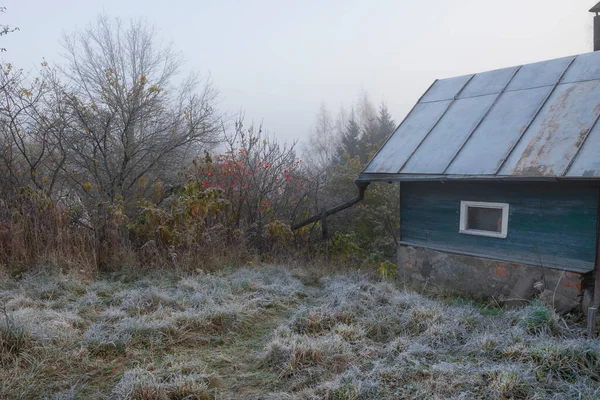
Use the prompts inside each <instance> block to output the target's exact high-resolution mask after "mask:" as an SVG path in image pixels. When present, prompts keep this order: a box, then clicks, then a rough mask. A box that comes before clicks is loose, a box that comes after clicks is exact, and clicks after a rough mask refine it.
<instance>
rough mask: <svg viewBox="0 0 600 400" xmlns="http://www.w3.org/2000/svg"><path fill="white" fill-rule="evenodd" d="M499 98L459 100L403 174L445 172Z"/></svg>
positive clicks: (418, 150) (413, 157)
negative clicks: (461, 146) (462, 144)
mask: <svg viewBox="0 0 600 400" xmlns="http://www.w3.org/2000/svg"><path fill="white" fill-rule="evenodd" d="M497 96H498V95H496V94H489V95H487V96H480V97H471V98H466V99H460V100H456V101H455V102H454V103H453V104H452V105H451V106H450V108H449V109H448V111H447V112H446V114H445V115H444V116H443V117H442V119H441V120H440V122H439V123H438V124H437V125H436V127H435V128H433V130H432V131H431V133H429V135H427V138H426V139H425V140H424V141H423V143H422V144H421V146H419V148H418V149H417V150H416V151H415V152H414V154H413V155H412V156H411V157H410V159H409V160H408V162H407V163H406V166H405V167H404V168H402V170H401V171H400V172H401V173H407V174H410V173H416V172H418V173H424V174H435V173H440V174H441V173H442V172H444V169H445V168H446V166H447V165H448V163H449V162H450V160H451V159H452V156H453V155H454V154H455V153H456V151H457V150H458V148H459V147H460V145H461V143H462V141H463V140H465V139H466V137H467V135H468V134H469V133H470V132H471V130H473V128H475V124H477V122H478V121H479V120H480V119H481V117H482V116H483V114H484V113H485V111H486V110H487V109H488V108H489V107H490V105H491V104H492V102H493V101H494V99H495V98H496V97H497ZM440 144H443V145H440Z"/></svg>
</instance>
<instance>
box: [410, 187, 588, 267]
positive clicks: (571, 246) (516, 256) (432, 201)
mask: <svg viewBox="0 0 600 400" xmlns="http://www.w3.org/2000/svg"><path fill="white" fill-rule="evenodd" d="M598 191H599V188H598V185H597V184H589V183H587V184H579V183H507V182H493V183H492V182H445V183H440V182H403V183H402V191H401V194H400V207H401V214H400V215H401V238H402V243H404V244H410V245H413V246H417V247H428V248H433V249H437V250H445V251H448V252H453V253H462V254H471V255H478V256H481V257H485V258H492V259H497V260H503V261H513V262H519V263H524V264H530V265H542V266H545V267H550V268H558V269H565V270H567V271H574V272H581V273H583V272H590V271H592V270H593V269H594V264H595V257H596V235H597V234H596V224H597V221H598V201H599V200H598ZM461 200H467V201H485V202H497V203H508V204H509V205H510V210H509V220H508V236H507V237H506V238H505V239H500V238H492V237H484V236H473V235H466V234H461V233H458V230H459V218H460V201H461Z"/></svg>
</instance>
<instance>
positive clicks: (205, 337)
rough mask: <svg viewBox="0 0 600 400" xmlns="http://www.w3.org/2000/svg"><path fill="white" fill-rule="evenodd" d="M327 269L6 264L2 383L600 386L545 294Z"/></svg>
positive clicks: (18, 388) (246, 388) (464, 393)
mask: <svg viewBox="0 0 600 400" xmlns="http://www.w3.org/2000/svg"><path fill="white" fill-rule="evenodd" d="M320 274H321V278H320V279H318V280H315V279H313V278H312V274H308V275H307V273H306V270H305V269H302V270H299V269H294V270H289V269H284V268H278V267H272V266H271V267H260V268H243V269H238V270H226V271H221V272H218V273H214V274H204V273H198V274H195V275H183V274H178V273H175V272H163V273H160V274H159V273H150V274H146V275H145V276H144V275H142V274H136V273H120V274H118V275H114V276H112V277H108V278H103V279H98V278H97V279H91V278H90V279H87V280H82V279H81V278H80V277H75V276H71V275H62V274H60V273H57V272H54V273H49V272H44V271H40V272H38V273H36V274H31V273H29V274H26V275H25V276H23V277H22V278H21V279H19V280H12V279H9V278H7V277H4V278H2V281H0V305H2V309H3V312H2V315H1V318H0V398H15V399H30V398H48V399H83V398H86V399H87V398H92V399H94V398H97V399H100V398H110V399H144V400H146V399H230V398H247V399H323V398H325V399H385V398H417V399H429V398H455V399H470V398H481V399H484V398H486V399H487V398H499V399H548V398H550V399H552V398H555V399H559V398H580V399H594V398H599V397H600V372H598V371H600V344H599V343H598V342H597V341H591V340H586V339H583V338H582V337H583V335H582V332H581V331H580V330H577V329H574V328H567V327H566V325H565V324H564V323H563V321H561V320H560V319H559V318H558V317H557V316H556V315H555V314H554V313H553V312H552V311H551V310H548V309H547V308H545V307H544V306H543V305H542V304H540V303H537V302H533V303H532V304H531V305H529V306H528V307H525V308H522V309H517V310H510V311H504V310H500V309H493V308H489V307H479V306H477V305H474V304H473V303H471V302H469V301H464V299H455V300H448V299H445V301H438V300H435V299H431V298H426V297H424V296H421V295H419V294H417V293H414V292H407V291H404V290H400V289H398V288H397V287H396V286H395V285H393V284H392V283H386V282H375V281H373V280H371V279H369V278H367V277H365V276H363V275H359V274H356V273H345V274H342V273H339V272H338V273H336V274H335V275H333V276H327V274H324V273H323V271H320ZM303 282H305V283H303Z"/></svg>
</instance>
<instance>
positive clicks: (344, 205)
mask: <svg viewBox="0 0 600 400" xmlns="http://www.w3.org/2000/svg"><path fill="white" fill-rule="evenodd" d="M369 183H370V182H354V184H355V185H356V186H357V187H358V195H357V196H356V197H355V198H353V199H352V200H348V201H346V202H345V203H341V204H338V205H337V206H335V207H332V208H330V209H329V210H325V211H324V212H323V213H319V214H317V215H313V216H312V217H310V218H307V219H305V220H304V221H302V222H298V223H296V224H294V225H292V230H294V231H295V230H297V229H300V228H302V227H303V226H306V225H308V224H312V223H313V222H317V221H319V220H321V218H323V217H327V216H328V215H332V214H335V213H337V212H340V211H342V210H345V209H346V208H349V207H352V206H353V205H355V204H356V203H358V202H360V201H361V200H362V199H364V198H365V191H366V190H367V186H369Z"/></svg>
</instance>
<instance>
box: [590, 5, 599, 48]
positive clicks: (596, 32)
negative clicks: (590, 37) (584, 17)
mask: <svg viewBox="0 0 600 400" xmlns="http://www.w3.org/2000/svg"><path fill="white" fill-rule="evenodd" d="M590 12H591V13H594V14H596V15H594V51H598V50H600V15H598V14H600V3H598V4H596V5H595V6H594V7H592V8H590Z"/></svg>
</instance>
